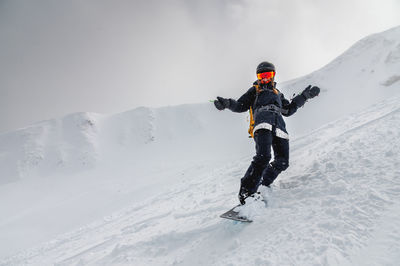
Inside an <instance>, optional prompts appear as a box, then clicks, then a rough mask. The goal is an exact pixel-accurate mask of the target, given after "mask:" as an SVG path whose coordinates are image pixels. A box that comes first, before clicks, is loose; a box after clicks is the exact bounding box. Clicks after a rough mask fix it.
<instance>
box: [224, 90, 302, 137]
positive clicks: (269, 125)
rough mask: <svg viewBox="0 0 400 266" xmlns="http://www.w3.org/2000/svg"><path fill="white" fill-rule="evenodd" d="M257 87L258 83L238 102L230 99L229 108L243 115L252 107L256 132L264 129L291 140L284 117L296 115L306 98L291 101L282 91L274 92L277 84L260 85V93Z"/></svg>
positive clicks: (299, 96)
mask: <svg viewBox="0 0 400 266" xmlns="http://www.w3.org/2000/svg"><path fill="white" fill-rule="evenodd" d="M256 86H257V83H256V82H254V84H253V86H252V87H251V88H250V89H249V90H248V91H247V92H246V93H245V94H243V95H242V96H241V97H240V98H239V99H238V100H237V101H236V100H234V99H229V102H230V104H229V107H228V108H229V109H230V110H231V111H233V112H238V113H241V112H246V111H248V110H249V109H250V107H252V109H253V116H254V122H255V123H254V132H256V131H257V130H258V129H261V128H264V129H268V130H270V131H272V132H274V134H275V135H276V136H277V137H281V138H285V139H289V135H288V133H287V130H286V124H285V121H284V120H283V117H282V115H284V116H291V115H292V114H294V113H295V112H296V111H297V109H298V108H299V107H301V106H303V105H304V103H305V102H306V98H305V97H304V96H303V95H301V94H300V95H297V96H295V97H294V98H293V99H292V100H291V101H289V100H287V99H286V98H285V96H284V95H283V94H282V93H281V92H280V91H278V90H277V89H275V90H274V87H275V83H273V84H272V83H268V84H262V85H261V84H260V87H259V90H258V91H259V92H257V89H256ZM272 105H273V106H272ZM272 107H274V108H272Z"/></svg>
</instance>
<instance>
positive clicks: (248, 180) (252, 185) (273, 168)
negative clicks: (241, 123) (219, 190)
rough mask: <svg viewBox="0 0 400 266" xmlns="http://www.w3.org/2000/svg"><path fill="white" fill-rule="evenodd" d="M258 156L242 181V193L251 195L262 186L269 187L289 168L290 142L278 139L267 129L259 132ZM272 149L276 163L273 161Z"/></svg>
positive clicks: (256, 133) (257, 133)
mask: <svg viewBox="0 0 400 266" xmlns="http://www.w3.org/2000/svg"><path fill="white" fill-rule="evenodd" d="M254 141H255V143H256V155H255V156H254V157H253V161H252V162H251V164H250V167H249V168H248V169H247V171H246V174H245V175H244V177H243V178H242V179H241V187H240V193H243V192H246V193H247V194H248V195H251V194H253V193H255V192H257V189H258V186H259V185H260V184H262V185H264V186H269V185H270V184H272V182H274V180H275V179H276V178H277V176H278V175H279V174H280V173H281V172H282V171H284V170H286V169H287V168H288V167H289V140H287V139H283V138H278V137H276V136H275V135H274V133H273V132H271V131H270V130H266V129H260V130H257V131H256V132H255V134H254ZM271 147H272V149H273V151H274V161H273V162H272V163H269V161H270V160H271Z"/></svg>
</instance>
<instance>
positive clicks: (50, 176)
mask: <svg viewBox="0 0 400 266" xmlns="http://www.w3.org/2000/svg"><path fill="white" fill-rule="evenodd" d="M399 32H400V28H394V29H391V30H389V31H387V32H383V33H380V34H375V35H372V36H369V37H367V38H365V39H363V40H361V41H360V42H358V43H357V44H355V45H354V46H353V47H352V48H350V49H349V50H348V51H347V52H345V53H344V54H343V55H341V56H340V57H338V58H337V59H336V60H334V61H333V62H332V63H330V64H328V65H327V66H326V67H324V68H322V69H321V70H319V71H316V72H314V73H311V74H310V75H308V76H306V77H303V78H300V79H297V80H295V81H291V82H288V83H285V84H282V85H283V86H282V87H281V88H283V89H282V91H283V92H284V93H285V94H286V96H289V95H290V93H288V92H293V91H299V90H301V89H302V88H303V87H305V86H306V85H308V84H309V83H311V84H315V85H319V86H320V87H321V88H322V93H321V95H320V96H319V97H318V98H316V99H313V100H311V101H310V102H309V103H307V104H306V106H305V107H304V108H302V109H300V110H299V111H298V113H296V115H294V116H293V118H290V119H288V120H287V123H288V126H289V129H290V130H289V131H290V133H292V134H291V136H292V141H291V160H290V164H291V167H289V169H288V171H286V172H284V173H283V174H282V175H281V177H280V179H279V180H277V182H276V183H275V184H274V186H275V187H274V192H273V194H272V198H270V202H269V203H270V204H269V207H268V208H267V209H261V210H257V211H256V212H255V215H256V217H255V218H254V219H255V222H254V223H253V224H251V225H249V226H244V225H241V224H232V223H230V222H228V221H222V220H221V219H220V218H218V215H219V214H220V213H221V212H222V211H225V210H226V209H227V208H230V207H232V205H234V204H236V203H237V199H236V193H237V190H238V187H239V181H240V178H241V177H242V175H243V174H244V172H245V171H246V169H247V167H248V164H249V162H250V161H251V157H252V154H253V149H254V148H253V141H252V140H251V139H248V138H247V132H246V131H247V122H246V114H241V115H239V114H235V113H231V112H228V111H224V112H219V111H217V110H216V109H215V108H214V107H213V105H212V104H211V103H208V104H198V105H182V106H175V107H165V108H156V109H154V108H145V107H142V108H137V109H135V110H132V111H128V112H125V113H121V114H115V115H100V114H95V113H77V114H72V115H69V116H66V117H62V118H59V119H54V120H49V121H43V122H40V123H37V124H34V125H31V126H29V127H27V128H24V129H20V130H18V131H15V132H8V133H5V134H2V135H0V214H1V215H0V265H10V264H11V265H20V264H33V265H48V264H53V263H59V264H60V265H71V264H72V265H76V264H84V265H85V264H93V265H99V264H100V265H102V264H103V265H109V264H111V263H115V264H135V265H144V264H150V265H152V264H153V265H162V264H174V263H175V264H177V265H179V264H183V265H191V264H204V265H209V264H217V265H218V264H219V265H226V264H229V263H232V264H234V265H235V264H239V265H243V264H256V265H257V264H259V265H265V264H269V263H271V264H273V265H280V264H283V265H285V264H292V265H293V264H299V265H304V264H307V265H308V264H344V263H354V264H363V263H362V262H365V261H366V260H368V262H371V264H374V263H375V264H387V265H391V264H393V265H394V264H395V262H396V261H398V259H399V257H398V254H400V252H399V240H398V237H397V235H398V234H396V232H398V231H399V230H400V226H399V222H398V221H399V220H400V219H399V209H400V208H399V205H398V203H397V202H398V200H399V198H398V197H399V194H400V193H399V192H400V188H399V182H398V180H397V179H398V176H399V170H398V168H399V164H400V158H399V155H398V150H399V141H398V140H399V137H400V136H399V132H400V131H399V126H398V124H399V112H400V111H399V107H400V99H399V97H398V96H393V95H396V94H398V91H399V89H400V81H398V78H397V77H398V75H399V74H398V73H399V71H398V69H400V65H399V64H400V63H399V62H400V56H399V53H400V34H399ZM339 77H340V78H339ZM379 99H386V100H385V101H383V102H379V101H378V100H379ZM373 104H374V105H373ZM360 107H366V109H364V110H363V111H357V112H355V113H353V114H350V112H351V111H355V110H358V109H359V108H360ZM339 116H342V117H341V118H340V119H339V120H336V121H333V119H336V118H337V117H339ZM332 121H333V122H332ZM327 122H330V123H329V124H326V123H327ZM323 124H326V125H325V126H323V127H321V128H318V129H316V127H318V126H321V125H323ZM310 130H313V131H312V132H311V133H309V134H307V135H305V136H303V137H301V138H299V137H298V136H299V133H304V132H306V131H310ZM293 136H294V138H293ZM67 232H70V233H67ZM375 240H376V241H375ZM44 242H46V244H43V243H44ZM35 246H36V247H37V248H34V249H29V248H32V247H35ZM19 252H20V253H19ZM15 254H17V255H15Z"/></svg>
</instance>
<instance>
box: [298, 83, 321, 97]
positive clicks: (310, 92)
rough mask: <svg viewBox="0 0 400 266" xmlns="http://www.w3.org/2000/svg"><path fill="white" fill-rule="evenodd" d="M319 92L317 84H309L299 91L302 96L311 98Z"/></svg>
mask: <svg viewBox="0 0 400 266" xmlns="http://www.w3.org/2000/svg"><path fill="white" fill-rule="evenodd" d="M319 92H320V89H319V88H318V87H317V86H311V85H308V87H307V88H305V89H304V91H303V92H302V93H301V95H303V96H304V98H306V100H307V99H311V98H314V97H315V96H318V94H319Z"/></svg>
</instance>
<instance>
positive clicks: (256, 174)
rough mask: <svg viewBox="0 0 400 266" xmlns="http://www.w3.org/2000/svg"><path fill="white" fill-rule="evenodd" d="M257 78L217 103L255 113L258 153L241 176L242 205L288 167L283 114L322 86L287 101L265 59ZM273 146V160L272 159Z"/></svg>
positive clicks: (254, 127)
mask: <svg viewBox="0 0 400 266" xmlns="http://www.w3.org/2000/svg"><path fill="white" fill-rule="evenodd" d="M256 74H257V80H256V81H255V82H254V83H253V86H252V87H251V88H250V89H249V90H248V91H247V92H246V93H245V94H243V95H242V96H241V97H240V98H239V99H238V100H237V101H236V100H234V99H226V98H222V97H217V99H216V100H215V101H214V105H215V107H216V108H217V109H218V110H224V109H225V108H228V109H230V110H231V111H233V112H238V113H240V112H245V111H248V110H250V111H251V114H252V115H253V116H254V122H253V126H252V125H251V129H250V130H249V133H250V134H251V136H252V137H254V141H255V146H256V155H255V156H254V157H253V160H252V162H251V164H250V166H249V168H248V170H247V171H246V173H245V175H244V177H243V178H242V179H241V184H240V190H239V201H240V203H241V204H242V205H243V204H245V200H246V198H248V197H250V196H253V195H254V194H255V193H256V192H257V190H258V188H259V186H260V185H261V187H260V190H261V188H263V189H264V190H266V189H267V188H269V186H270V185H271V184H272V182H274V180H275V179H276V178H277V176H278V175H279V174H280V173H281V172H282V171H285V170H286V169H287V168H288V167H289V135H288V133H287V131H286V124H285V122H284V120H283V117H282V115H284V116H290V115H292V114H294V113H295V112H296V111H297V109H298V108H299V107H302V106H303V105H304V104H305V102H306V101H307V100H308V99H311V98H314V97H315V96H318V94H319V92H320V89H319V88H318V87H316V86H311V85H309V86H308V87H307V88H305V89H304V91H303V92H302V93H301V94H299V95H297V96H295V97H294V98H293V99H292V100H291V101H288V100H287V99H286V98H285V97H284V95H283V94H282V93H281V92H280V91H279V90H277V89H276V82H274V77H275V66H274V65H273V64H272V63H269V62H262V63H260V64H259V65H258V66H257V71H256ZM271 147H272V149H273V152H274V161H273V162H271V163H270V160H271ZM267 190H268V189H267Z"/></svg>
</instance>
